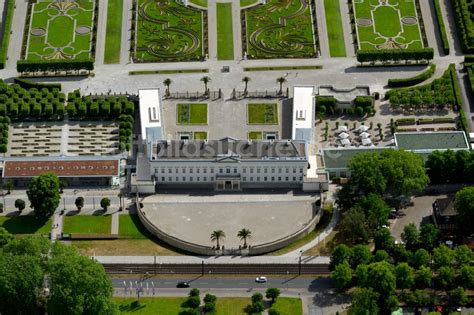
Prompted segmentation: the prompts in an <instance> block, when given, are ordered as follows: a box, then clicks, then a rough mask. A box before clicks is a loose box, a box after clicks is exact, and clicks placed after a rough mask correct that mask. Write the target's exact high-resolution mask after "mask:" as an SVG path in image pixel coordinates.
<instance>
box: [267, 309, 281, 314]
mask: <svg viewBox="0 0 474 315" xmlns="http://www.w3.org/2000/svg"><path fill="white" fill-rule="evenodd" d="M268 315H280V312H279V311H277V310H276V309H274V308H271V309H269V310H268Z"/></svg>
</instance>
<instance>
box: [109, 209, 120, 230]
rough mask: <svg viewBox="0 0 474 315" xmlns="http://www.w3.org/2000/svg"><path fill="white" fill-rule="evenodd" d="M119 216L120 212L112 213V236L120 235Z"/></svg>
mask: <svg viewBox="0 0 474 315" xmlns="http://www.w3.org/2000/svg"><path fill="white" fill-rule="evenodd" d="M119 215H120V212H118V211H115V212H114V213H112V226H111V229H110V234H119Z"/></svg>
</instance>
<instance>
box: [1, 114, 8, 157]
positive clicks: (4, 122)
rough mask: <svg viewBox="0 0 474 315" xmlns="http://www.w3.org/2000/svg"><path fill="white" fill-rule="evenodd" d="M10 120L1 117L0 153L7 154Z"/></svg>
mask: <svg viewBox="0 0 474 315" xmlns="http://www.w3.org/2000/svg"><path fill="white" fill-rule="evenodd" d="M9 128H10V118H8V117H0V153H5V152H7V147H8V131H9Z"/></svg>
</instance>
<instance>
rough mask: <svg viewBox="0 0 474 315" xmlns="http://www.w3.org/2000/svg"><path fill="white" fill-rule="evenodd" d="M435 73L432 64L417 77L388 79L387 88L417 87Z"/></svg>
mask: <svg viewBox="0 0 474 315" xmlns="http://www.w3.org/2000/svg"><path fill="white" fill-rule="evenodd" d="M435 71H436V65H435V64H432V65H430V66H429V67H428V69H427V70H426V71H424V72H422V73H420V74H419V75H417V76H414V77H411V78H404V79H389V80H388V86H389V87H391V88H397V87H408V86H413V85H417V84H419V83H421V82H423V81H426V80H428V79H429V78H431V76H432V75H433V74H434V73H435Z"/></svg>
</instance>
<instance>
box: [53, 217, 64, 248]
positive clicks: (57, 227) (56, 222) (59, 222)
mask: <svg viewBox="0 0 474 315" xmlns="http://www.w3.org/2000/svg"><path fill="white" fill-rule="evenodd" d="M63 218H64V216H63V215H59V213H55V214H54V216H53V220H52V221H53V225H52V227H51V241H52V242H54V241H55V240H56V239H58V238H60V237H61V233H62V232H63V223H64V221H63Z"/></svg>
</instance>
